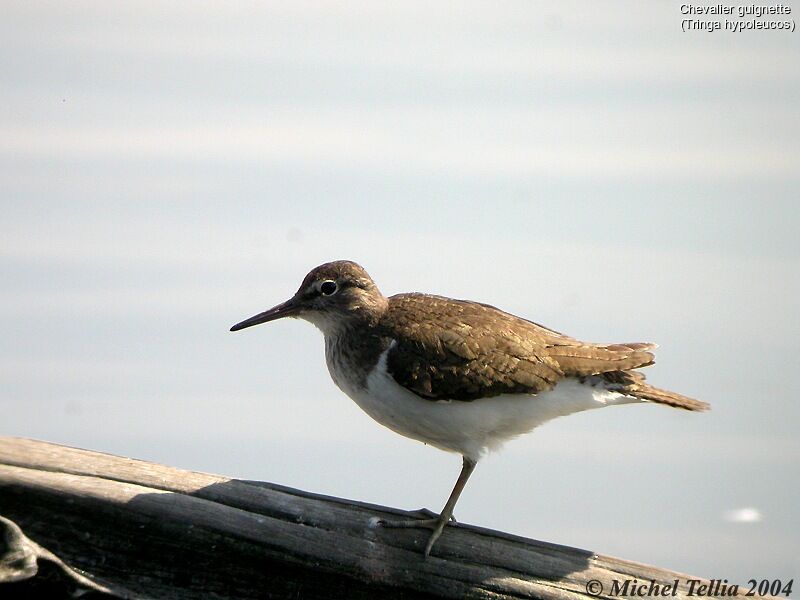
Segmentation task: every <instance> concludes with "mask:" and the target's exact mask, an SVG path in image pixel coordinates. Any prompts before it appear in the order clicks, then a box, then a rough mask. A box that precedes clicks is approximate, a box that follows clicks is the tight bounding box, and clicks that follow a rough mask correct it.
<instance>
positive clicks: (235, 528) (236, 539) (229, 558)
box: [0, 437, 688, 600]
mask: <svg viewBox="0 0 800 600" xmlns="http://www.w3.org/2000/svg"><path fill="white" fill-rule="evenodd" d="M0 516H2V517H5V519H4V520H3V521H0V540H2V539H3V536H5V539H6V542H5V545H0V597H2V598H4V599H5V598H7V597H9V598H10V597H11V596H10V595H8V594H10V593H11V592H13V591H14V590H15V589H16V590H20V589H24V590H28V592H25V593H29V588H23V587H20V586H25V585H31V586H35V585H38V584H37V583H36V581H37V578H39V579H41V577H40V575H41V572H43V571H46V572H47V573H48V575H47V577H46V578H45V579H46V581H47V582H48V583H52V582H53V581H57V587H56V588H54V589H58V590H59V591H61V590H63V593H64V594H65V595H64V597H67V595H66V594H68V593H73V592H74V591H75V590H83V591H90V593H91V594H95V595H96V597H111V598H169V599H173V598H174V599H184V598H187V599H188V598H202V599H208V598H231V599H232V598H236V599H250V598H254V599H255V598H347V599H358V598H376V597H382V598H412V597H413V598H481V599H505V598H538V599H541V600H570V599H578V598H581V599H585V598H587V597H597V596H598V595H599V596H600V597H603V598H609V597H611V596H610V595H609V594H610V588H611V586H612V585H613V581H614V580H615V579H616V580H620V581H624V580H625V579H631V580H633V579H637V580H638V581H640V582H641V581H650V580H653V581H655V582H657V583H660V584H663V585H668V584H671V583H672V582H673V581H674V580H675V579H678V581H679V583H680V585H679V587H678V590H677V594H676V597H678V598H684V597H686V596H687V587H686V581H687V579H688V578H687V577H686V576H685V575H680V574H676V573H673V572H668V571H664V570H661V569H657V568H655V567H649V566H646V565H642V564H637V563H633V562H628V561H624V560H620V559H616V558H611V557H608V556H601V555H598V554H595V553H593V552H589V551H586V550H578V549H575V548H569V547H565V546H558V545H555V544H549V543H546V542H539V541H535V540H531V539H525V538H521V537H517V536H513V535H509V534H506V533H501V532H497V531H491V530H487V529H482V528H479V527H473V526H468V525H464V524H457V525H452V526H448V527H447V529H446V530H445V533H444V535H443V536H442V538H441V539H440V540H439V541H438V542H437V545H436V546H435V547H434V551H433V554H432V556H430V557H429V558H428V559H424V558H423V556H422V549H423V547H424V545H425V541H426V539H427V533H428V532H427V531H426V530H414V529H406V530H399V529H384V528H381V527H379V526H376V521H377V519H379V518H397V517H398V516H412V515H411V514H410V513H406V512H404V511H399V510H396V509H392V508H387V507H382V506H374V505H370V504H364V503H360V502H353V501H349V500H343V499H340V498H332V497H327V496H322V495H318V494H311V493H308V492H303V491H299V490H294V489H290V488H286V487H283V486H279V485H275V484H271V483H260V482H251V481H242V480H236V479H230V478H227V477H220V476H217V475H208V474H205V473H195V472H190V471H183V470H180V469H174V468H171V467H166V466H163V465H158V464H153V463H148V462H143V461H139V460H133V459H129V458H122V457H118V456H112V455H108V454H101V453H98V452H91V451H87V450H79V449H75V448H68V447H64V446H59V445H55V444H50V443H46V442H41V441H34V440H27V439H19V438H2V437H0ZM53 573H59V575H58V577H55V576H54V575H53ZM593 581H597V582H600V585H602V586H603V587H604V592H600V593H599V594H598V593H591V592H594V591H595V590H592V589H590V590H589V592H590V593H587V586H590V587H591V586H592V585H595V584H593V583H591V582H593ZM14 586H17V587H16V588H15V587H14ZM30 589H33V588H30ZM3 591H5V593H6V595H3ZM20 597H24V596H20Z"/></svg>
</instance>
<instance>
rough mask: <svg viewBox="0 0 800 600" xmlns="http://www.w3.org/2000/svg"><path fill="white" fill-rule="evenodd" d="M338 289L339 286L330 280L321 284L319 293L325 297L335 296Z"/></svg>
mask: <svg viewBox="0 0 800 600" xmlns="http://www.w3.org/2000/svg"><path fill="white" fill-rule="evenodd" d="M338 289H339V286H337V285H336V282H335V281H332V280H330V279H328V280H326V281H323V282H322V283H320V284H319V293H320V294H322V295H323V296H333V295H334V294H335V293H336V291H337V290H338Z"/></svg>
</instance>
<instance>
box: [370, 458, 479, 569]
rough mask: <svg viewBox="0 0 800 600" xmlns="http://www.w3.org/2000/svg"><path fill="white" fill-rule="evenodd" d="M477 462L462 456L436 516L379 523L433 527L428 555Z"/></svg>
mask: <svg viewBox="0 0 800 600" xmlns="http://www.w3.org/2000/svg"><path fill="white" fill-rule="evenodd" d="M477 464H478V463H477V462H476V461H473V460H470V459H469V458H467V457H466V456H465V457H463V465H462V467H461V473H460V474H459V476H458V479H457V480H456V484H455V486H454V487H453V491H452V492H450V497H449V498H448V499H447V504H445V505H444V508H443V509H442V512H441V514H440V515H439V516H438V517H436V518H433V519H405V520H402V521H386V520H381V521H379V523H380V525H382V526H384V527H425V528H430V529H433V531H432V532H431V536H430V537H429V538H428V543H427V544H426V545H425V556H429V555H430V553H431V548H433V545H434V544H435V543H436V540H438V539H439V536H440V535H442V531H443V530H444V526H445V525H447V523H448V522H449V521H450V519H452V518H453V509H454V508H455V506H456V502H458V497H459V496H460V495H461V492H462V491H464V486H466V485H467V480H468V479H469V476H470V475H472V472H473V471H474V470H475V466H476V465H477ZM453 520H455V519H453Z"/></svg>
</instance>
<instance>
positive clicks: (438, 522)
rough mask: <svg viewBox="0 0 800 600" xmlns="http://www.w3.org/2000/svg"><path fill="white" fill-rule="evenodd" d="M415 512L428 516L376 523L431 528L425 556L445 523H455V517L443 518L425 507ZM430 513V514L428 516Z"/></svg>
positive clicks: (383, 520) (429, 551)
mask: <svg viewBox="0 0 800 600" xmlns="http://www.w3.org/2000/svg"><path fill="white" fill-rule="evenodd" d="M414 512H416V513H417V514H420V515H423V516H425V517H428V518H424V519H398V520H394V519H380V520H379V521H378V525H380V526H381V527H394V528H412V527H413V528H425V529H432V530H433V531H432V532H431V535H430V537H428V543H427V544H425V557H426V558H427V557H428V556H430V554H431V548H433V545H434V544H435V543H436V540H438V539H439V536H441V535H442V531H444V527H445V525H447V524H448V523H450V522H453V523H455V522H456V519H455V517H453V516H452V515H450V516H449V517H445V518H443V515H437V514H436V513H435V512H432V511H430V510H428V509H427V508H421V509H420V510H417V511H414ZM429 515H431V516H429Z"/></svg>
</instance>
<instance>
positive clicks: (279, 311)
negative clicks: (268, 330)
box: [231, 298, 300, 331]
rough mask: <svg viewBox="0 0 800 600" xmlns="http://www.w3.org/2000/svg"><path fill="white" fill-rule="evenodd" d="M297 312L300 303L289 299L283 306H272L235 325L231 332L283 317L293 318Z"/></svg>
mask: <svg viewBox="0 0 800 600" xmlns="http://www.w3.org/2000/svg"><path fill="white" fill-rule="evenodd" d="M299 312H300V303H299V302H298V301H297V300H296V299H295V298H289V300H287V301H286V302H284V303H283V304H278V306H273V307H272V308H270V309H269V310H266V311H264V312H262V313H259V314H257V315H256V316H254V317H250V318H249V319H245V320H244V321H242V322H241V323H237V324H236V325H234V326H233V327H231V331H239V330H240V329H244V328H246V327H252V326H253V325H259V324H261V323H266V322H267V321H274V320H275V319H280V318H283V317H293V316H295V315H297V313H299Z"/></svg>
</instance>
